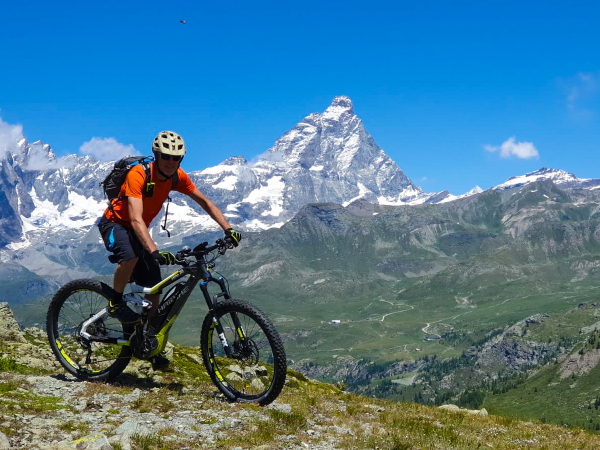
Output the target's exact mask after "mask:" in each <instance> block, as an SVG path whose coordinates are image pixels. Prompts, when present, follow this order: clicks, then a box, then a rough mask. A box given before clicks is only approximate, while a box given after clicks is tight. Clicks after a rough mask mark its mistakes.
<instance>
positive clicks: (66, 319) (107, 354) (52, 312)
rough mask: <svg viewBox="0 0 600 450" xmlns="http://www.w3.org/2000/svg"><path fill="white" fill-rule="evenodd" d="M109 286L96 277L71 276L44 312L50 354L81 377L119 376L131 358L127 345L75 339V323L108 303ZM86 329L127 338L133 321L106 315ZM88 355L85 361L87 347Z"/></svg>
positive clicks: (73, 373) (89, 378) (107, 377)
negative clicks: (89, 349)
mask: <svg viewBox="0 0 600 450" xmlns="http://www.w3.org/2000/svg"><path fill="white" fill-rule="evenodd" d="M109 291H110V288H109V287H108V286H107V285H106V284H104V283H101V282H99V281H94V280H88V279H82V280H74V281H71V282H69V283H67V284H66V285H64V286H63V287H61V288H60V289H59V290H58V292H57V293H56V294H55V295H54V297H53V298H52V301H51V302H50V306H49V308H48V313H47V316H46V332H47V334H48V341H49V342H50V347H51V348H52V351H53V352H54V355H55V356H56V358H57V359H58V361H59V362H60V364H61V365H62V366H63V367H64V368H65V370H66V371H67V372H69V373H70V374H72V375H74V376H76V377H77V378H79V379H81V380H87V381H110V380H113V379H114V378H116V377H117V376H119V375H120V374H121V373H122V372H123V370H125V368H126V367H127V365H128V364H129V361H130V360H131V349H130V347H128V346H124V345H118V344H109V343H101V342H87V341H82V340H81V339H79V340H78V339H77V336H76V332H77V330H78V327H79V326H80V325H81V324H82V323H83V322H84V321H85V320H87V319H89V318H90V317H91V316H93V315H94V314H96V313H98V312H100V311H101V310H102V309H103V308H105V307H106V306H107V305H108V301H109V295H110V294H109ZM88 332H90V334H93V335H97V336H103V337H114V338H119V339H128V338H129V336H130V335H131V333H132V332H133V325H122V324H121V323H120V322H119V321H118V320H116V319H113V318H110V317H106V318H105V319H104V320H99V321H96V323H95V324H94V325H92V327H91V328H90V329H88ZM86 345H90V346H91V349H92V358H91V361H90V362H89V363H88V362H86V357H87V353H88V351H87V348H86Z"/></svg>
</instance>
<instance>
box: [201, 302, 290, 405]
mask: <svg viewBox="0 0 600 450" xmlns="http://www.w3.org/2000/svg"><path fill="white" fill-rule="evenodd" d="M232 313H233V314H236V315H237V317H238V318H239V319H240V322H241V325H242V329H243V333H242V334H243V335H244V336H245V339H244V340H242V339H241V338H240V333H239V331H238V330H236V328H235V325H234V321H233V318H232ZM214 315H215V317H216V318H217V320H218V322H220V323H221V325H222V326H223V328H224V333H225V336H226V338H227V342H228V343H229V346H230V348H231V349H232V350H233V351H234V355H233V357H232V358H228V357H227V356H226V355H225V351H224V348H223V345H222V343H221V340H220V338H219V335H218V333H217V329H216V324H215V322H214V321H213V315H212V314H210V313H209V314H208V315H207V316H206V317H205V318H204V323H203V324H202V333H201V338H200V347H201V350H202V358H203V360H204V365H205V366H206V368H207V370H208V373H209V375H210V377H211V379H212V381H213V382H214V383H215V385H216V386H217V387H218V388H219V390H220V391H221V392H222V393H223V394H224V395H225V396H226V397H227V399H228V400H230V401H236V402H246V403H250V402H252V403H258V404H260V405H268V404H269V403H271V402H273V401H274V400H275V399H276V398H277V396H278V395H279V394H280V393H281V390H282V389H283V385H284V384H285V377H286V372H287V361H286V356H285V349H284V347H283V343H282V342H281V338H280V337H279V333H277V330H276V329H275V327H274V326H273V324H272V323H271V321H270V320H269V319H268V318H267V316H266V315H265V314H264V313H263V312H262V311H260V310H259V309H258V308H257V307H256V306H254V305H252V304H251V303H248V302H245V301H243V300H235V299H231V300H226V301H224V302H222V303H220V304H219V306H218V307H217V308H216V309H215V310H214Z"/></svg>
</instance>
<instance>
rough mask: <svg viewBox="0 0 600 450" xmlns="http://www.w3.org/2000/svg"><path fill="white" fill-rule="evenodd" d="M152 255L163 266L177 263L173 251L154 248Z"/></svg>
mask: <svg viewBox="0 0 600 450" xmlns="http://www.w3.org/2000/svg"><path fill="white" fill-rule="evenodd" d="M152 257H153V258H154V259H155V260H156V262H158V263H159V264H160V265H161V266H164V265H167V264H175V255H174V254H173V253H171V252H161V251H159V250H154V251H153V252H152Z"/></svg>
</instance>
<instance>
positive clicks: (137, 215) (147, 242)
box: [127, 197, 158, 253]
mask: <svg viewBox="0 0 600 450" xmlns="http://www.w3.org/2000/svg"><path fill="white" fill-rule="evenodd" d="M127 201H128V207H129V219H130V220H131V226H132V227H133V231H135V234H136V235H137V237H138V239H139V240H140V242H141V243H142V245H143V246H144V248H145V249H146V250H147V251H148V253H152V252H154V251H156V250H158V248H157V247H156V244H155V243H154V241H153V240H152V238H151V237H150V232H149V231H148V227H147V226H146V224H145V223H144V219H143V218H142V214H143V212H144V204H143V203H142V199H141V198H134V197H127Z"/></svg>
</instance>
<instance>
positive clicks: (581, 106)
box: [558, 72, 600, 125]
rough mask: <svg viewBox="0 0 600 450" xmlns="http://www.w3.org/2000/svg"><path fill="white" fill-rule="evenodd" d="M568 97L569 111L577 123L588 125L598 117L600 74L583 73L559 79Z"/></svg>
mask: <svg viewBox="0 0 600 450" xmlns="http://www.w3.org/2000/svg"><path fill="white" fill-rule="evenodd" d="M558 82H559V84H560V85H561V86H562V89H563V91H564V95H565V97H566V106H567V111H568V113H569V115H570V116H571V118H572V119H574V120H575V121H577V122H579V123H581V124H584V125H588V124H590V123H591V122H592V121H593V120H594V119H595V118H596V116H597V114H598V109H599V106H600V104H599V102H598V100H599V98H600V72H596V73H583V72H579V73H578V74H577V75H576V76H574V77H571V78H566V79H559V80H558Z"/></svg>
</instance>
